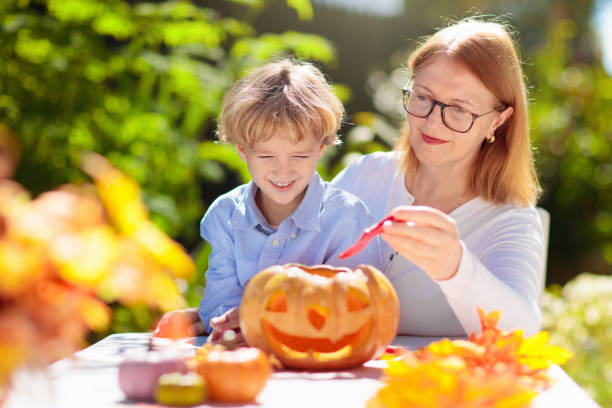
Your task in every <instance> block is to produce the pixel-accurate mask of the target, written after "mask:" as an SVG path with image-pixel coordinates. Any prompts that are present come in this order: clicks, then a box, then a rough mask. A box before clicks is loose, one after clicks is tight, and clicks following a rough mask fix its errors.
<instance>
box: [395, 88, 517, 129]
mask: <svg viewBox="0 0 612 408" xmlns="http://www.w3.org/2000/svg"><path fill="white" fill-rule="evenodd" d="M408 92H410V93H412V92H417V91H415V90H414V89H411V88H402V105H403V106H404V110H405V111H406V113H408V114H409V115H412V116H414V117H415V118H421V119H424V118H426V117H428V116H429V115H431V112H433V111H434V109H435V108H436V105H440V119H442V123H443V124H444V126H446V127H447V128H448V129H450V130H452V131H453V132H457V133H467V132H469V131H470V130H472V127H473V126H474V122H475V121H476V119H478V118H479V117H481V116H484V115H488V114H489V113H491V112H495V111H498V112H501V111H503V109H501V108H497V107H496V108H493V109H491V110H490V111H488V112H485V113H481V114H480V115H478V114H476V113H473V112H471V111H469V110H467V109H465V108H462V107H461V106H457V105H451V104H447V103H444V102H440V101H438V100H435V99H432V98H430V97H428V96H425V95H423V96H425V97H426V98H427V99H429V100H430V101H431V102H432V104H431V108H430V109H429V112H427V114H426V115H424V116H419V115H415V114H414V113H411V112H409V111H408V108H407V107H406V94H407V93H408ZM447 106H450V107H453V108H459V109H463V110H464V111H466V112H467V113H469V114H470V115H472V123H471V124H470V127H469V128H467V130H463V131H462V130H455V129H453V128H452V127H450V126H448V124H447V123H446V120H445V119H444V109H446V107H447ZM504 109H505V108H504Z"/></svg>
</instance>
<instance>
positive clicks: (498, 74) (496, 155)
mask: <svg viewBox="0 0 612 408" xmlns="http://www.w3.org/2000/svg"><path fill="white" fill-rule="evenodd" d="M438 55H445V56H447V57H450V58H451V59H452V61H454V62H455V63H458V64H462V65H464V66H465V67H467V68H468V69H469V70H470V71H471V72H472V74H474V75H475V76H476V77H477V78H478V79H479V80H480V81H481V82H482V83H483V84H484V86H485V87H486V88H487V89H488V90H489V91H490V92H491V93H492V94H493V95H494V96H495V98H496V99H497V101H498V104H499V106H500V107H501V108H500V109H503V108H505V107H507V106H512V108H513V109H514V112H513V113H512V115H511V116H510V117H509V118H508V119H507V120H506V122H504V124H503V125H501V126H500V127H499V128H497V130H496V131H495V142H494V143H486V142H485V143H483V145H482V147H481V149H480V152H479V153H478V156H477V157H476V159H475V160H474V163H473V164H472V169H471V175H470V179H469V180H470V182H471V187H472V189H473V190H474V191H475V192H476V193H477V194H478V195H480V196H482V197H484V198H485V199H487V200H489V201H491V202H493V203H499V204H501V203H507V202H516V203H520V204H523V205H527V204H535V202H536V200H537V198H538V195H539V194H540V191H541V189H540V184H539V182H538V177H537V174H536V170H535V166H534V161H533V156H532V152H531V145H530V143H529V123H528V119H527V93H526V90H525V83H524V79H523V71H522V69H521V62H520V60H519V58H518V56H517V53H516V51H515V49H514V43H513V41H512V38H511V36H510V34H509V33H508V31H507V29H506V27H505V26H504V25H502V24H499V23H495V22H484V21H479V20H476V19H467V20H463V21H461V22H459V23H456V24H453V25H450V26H448V27H446V28H444V29H442V30H440V31H438V32H437V33H435V34H434V35H433V36H431V37H429V39H428V40H427V41H425V43H423V44H422V45H421V46H419V47H418V48H417V49H416V50H415V51H414V52H413V53H412V55H411V56H410V57H409V59H408V66H409V68H410V70H411V71H412V73H413V74H414V73H415V72H416V71H417V70H418V69H419V67H422V66H425V65H426V64H427V63H428V62H429V61H431V60H432V58H434V57H436V56H438ZM408 132H409V129H408V126H407V125H406V126H404V128H403V129H402V135H401V138H400V140H399V141H398V143H397V145H396V147H395V148H396V150H398V151H399V152H400V156H401V158H400V164H401V167H402V168H403V169H404V171H415V170H416V169H417V168H418V160H417V158H416V156H415V154H414V151H413V150H412V148H411V146H410V140H409V137H408Z"/></svg>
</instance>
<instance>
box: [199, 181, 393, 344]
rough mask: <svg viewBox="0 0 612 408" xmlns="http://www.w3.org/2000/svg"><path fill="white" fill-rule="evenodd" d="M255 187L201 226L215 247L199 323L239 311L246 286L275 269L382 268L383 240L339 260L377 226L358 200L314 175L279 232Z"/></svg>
mask: <svg viewBox="0 0 612 408" xmlns="http://www.w3.org/2000/svg"><path fill="white" fill-rule="evenodd" d="M257 189H258V187H257V185H256V184H255V183H253V182H252V181H251V182H250V183H248V184H243V185H241V186H239V187H236V188H235V189H233V190H232V191H230V192H228V193H226V194H224V195H222V196H220V197H219V198H217V199H216V200H215V201H214V202H213V203H212V204H211V205H210V207H209V208H208V211H206V214H205V215H204V218H202V222H201V224H200V234H201V236H202V238H204V239H205V240H206V241H208V242H209V243H210V245H211V247H212V252H211V254H210V258H209V261H208V271H207V272H206V289H205V293H204V297H203V298H202V301H201V302H200V310H199V314H200V318H201V319H202V322H203V323H204V326H205V327H206V329H207V331H208V332H209V333H210V332H211V328H210V325H209V321H210V319H211V318H213V317H217V316H220V315H222V314H223V313H225V312H226V311H228V310H229V309H231V308H234V307H238V306H240V300H241V298H242V292H243V291H244V287H245V285H246V284H247V282H248V281H249V280H250V279H251V278H252V277H253V276H254V275H255V274H256V273H257V272H259V271H261V270H263V269H265V268H268V267H270V266H272V265H282V264H286V263H292V262H294V263H301V264H304V265H318V264H328V265H334V266H347V267H351V268H352V267H355V266H357V265H359V264H369V265H373V266H375V267H377V268H379V269H380V268H381V267H382V266H383V261H382V255H381V245H380V241H379V239H378V238H377V239H373V240H372V241H370V243H369V244H368V246H366V248H365V249H364V250H363V251H361V252H360V253H358V254H357V255H355V256H353V257H350V258H347V259H342V260H340V259H338V255H339V254H340V253H342V252H343V251H344V250H345V249H347V248H348V247H349V246H351V245H352V244H353V243H355V241H357V239H358V238H359V237H360V235H361V233H362V232H363V230H364V229H365V228H366V227H368V226H370V225H371V224H373V223H374V222H375V220H374V218H373V217H372V215H371V214H370V212H369V211H368V209H367V207H366V206H365V204H364V203H363V202H362V201H361V200H359V199H358V198H357V197H356V196H354V195H352V194H350V193H348V192H346V191H344V190H340V189H338V188H335V187H332V186H331V185H330V184H329V183H327V182H325V181H323V180H322V179H321V177H320V176H319V175H318V174H317V173H315V175H314V177H313V178H312V180H311V181H310V183H309V184H308V187H307V189H306V194H305V195H304V198H303V199H302V202H301V203H300V205H299V206H298V207H297V208H296V209H295V211H294V212H293V213H292V214H291V215H290V216H289V217H287V218H286V219H285V220H284V221H283V222H281V223H280V225H279V226H278V229H274V228H272V227H271V226H270V224H269V223H268V222H267V221H266V219H265V217H264V216H263V214H262V213H261V211H260V210H259V208H258V207H257V205H256V204H255V194H256V193H257Z"/></svg>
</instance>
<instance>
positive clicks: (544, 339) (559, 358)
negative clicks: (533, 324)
mask: <svg viewBox="0 0 612 408" xmlns="http://www.w3.org/2000/svg"><path fill="white" fill-rule="evenodd" d="M549 340H550V335H549V334H548V332H547V331H541V332H539V333H536V334H534V335H533V336H531V337H529V338H527V339H525V340H524V341H523V344H521V347H520V349H519V351H518V357H519V360H520V362H521V363H523V364H527V365H528V366H529V367H530V368H531V369H534V370H539V369H543V368H548V367H550V366H551V365H552V364H564V363H565V362H567V360H569V359H570V358H571V357H572V353H571V352H569V351H567V350H565V349H564V348H562V347H558V346H555V345H552V344H548V341H549Z"/></svg>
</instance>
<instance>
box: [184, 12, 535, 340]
mask: <svg viewBox="0 0 612 408" xmlns="http://www.w3.org/2000/svg"><path fill="white" fill-rule="evenodd" d="M408 66H409V68H410V70H411V73H412V78H411V80H410V82H409V83H408V84H407V85H406V87H405V88H404V90H403V91H404V100H403V102H404V107H405V109H406V112H407V114H406V118H407V122H406V126H405V127H404V129H403V131H402V134H401V137H400V139H399V142H398V144H397V146H396V148H395V151H394V152H388V153H382V152H380V153H373V154H370V155H366V156H364V157H362V158H360V159H359V160H357V161H355V162H353V163H352V164H351V165H350V166H349V167H347V168H346V169H345V170H343V171H342V172H341V173H340V174H339V175H338V176H337V177H336V178H335V179H334V181H333V183H334V184H335V185H336V186H337V187H340V188H344V189H346V190H348V191H350V192H352V193H353V194H355V195H357V196H358V197H359V198H361V199H362V200H363V201H364V202H365V203H366V204H367V206H368V207H369V209H370V211H371V212H372V213H373V214H374V216H375V217H376V218H378V219H380V218H383V217H384V216H386V215H388V214H389V213H391V214H393V215H394V217H395V219H396V221H393V222H391V221H388V222H387V223H386V224H385V225H384V233H383V235H382V238H383V240H384V241H385V242H386V243H387V246H386V248H385V251H386V254H385V256H386V257H387V259H389V265H388V267H387V268H386V270H385V273H386V274H387V276H388V277H389V279H390V280H391V282H392V283H393V285H394V287H395V288H396V290H397V293H398V296H399V298H400V307H401V309H400V326H399V333H400V334H408V335H427V336H453V335H459V336H460V335H465V334H469V333H471V332H474V331H478V330H479V329H480V323H479V320H478V313H477V306H480V307H481V308H483V309H484V310H485V311H492V310H501V312H502V313H501V320H500V326H501V327H503V328H505V329H508V330H512V329H518V328H523V329H524V330H525V332H526V333H533V332H535V331H537V330H538V329H539V326H540V320H541V315H540V310H539V307H538V289H537V288H538V287H539V282H538V280H539V279H540V278H539V277H538V271H539V270H540V269H541V268H542V266H543V262H544V245H543V234H542V228H541V224H540V220H539V218H538V215H537V212H536V210H535V208H534V207H533V205H534V204H535V202H536V199H537V196H538V194H539V192H540V188H539V184H538V181H537V177H536V173H535V169H534V164H533V158H532V155H531V148H530V144H529V131H528V122H527V98H526V92H525V84H524V81H523V73H522V70H521V67H520V61H519V59H518V57H517V55H516V52H515V50H514V44H513V42H512V39H511V37H510V35H509V34H508V32H507V31H506V29H505V28H504V26H502V25H500V24H497V23H488V22H480V21H476V20H465V21H462V22H459V23H457V24H454V25H451V26H449V27H447V28H444V29H442V30H440V31H438V32H437V33H435V34H434V35H433V36H432V37H430V38H429V39H428V40H427V41H426V42H425V43H423V44H422V45H421V46H419V47H418V48H417V49H416V50H415V51H414V52H413V53H412V55H411V56H410V58H409V61H408ZM185 312H186V313H187V314H188V315H189V316H190V318H192V319H193V321H195V322H197V314H196V313H194V312H193V310H191V311H183V312H179V313H185ZM196 329H197V330H198V332H201V331H202V327H201V325H200V324H198V326H197V327H196Z"/></svg>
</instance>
